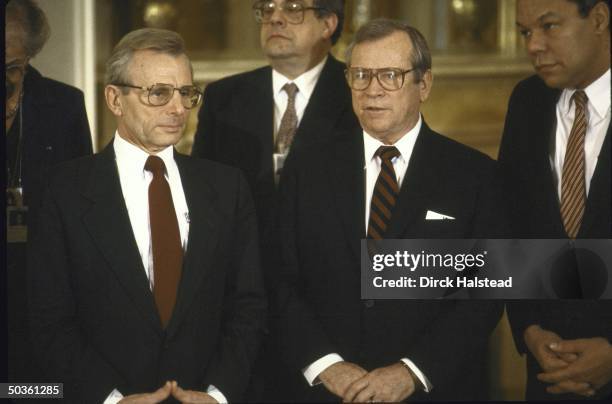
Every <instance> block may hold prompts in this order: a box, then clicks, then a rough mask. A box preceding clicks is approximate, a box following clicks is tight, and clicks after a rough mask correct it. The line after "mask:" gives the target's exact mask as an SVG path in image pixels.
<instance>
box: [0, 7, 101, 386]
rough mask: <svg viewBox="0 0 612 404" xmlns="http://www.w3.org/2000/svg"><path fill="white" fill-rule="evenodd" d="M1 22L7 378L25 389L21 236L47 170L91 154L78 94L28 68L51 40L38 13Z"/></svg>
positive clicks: (28, 376) (31, 10)
mask: <svg viewBox="0 0 612 404" xmlns="http://www.w3.org/2000/svg"><path fill="white" fill-rule="evenodd" d="M5 17H6V20H5V23H6V25H5V31H4V32H5V97H6V98H5V121H4V122H5V126H4V127H5V133H6V140H5V141H6V171H5V172H6V174H7V176H6V198H7V204H6V205H7V206H6V208H7V210H6V218H7V228H6V235H7V244H6V249H7V250H6V251H7V257H6V258H7V260H6V281H7V289H6V290H7V294H8V296H7V297H8V299H7V307H8V312H7V314H8V318H7V319H8V378H9V381H11V382H20V381H21V382H25V381H28V380H29V381H31V380H34V378H35V377H36V376H35V373H37V372H36V370H35V368H33V367H32V366H31V365H32V363H31V362H32V361H31V358H30V353H31V347H30V346H29V345H28V344H29V336H28V334H29V333H28V323H27V301H26V296H27V293H26V242H27V239H28V235H29V233H30V232H31V231H32V229H33V228H34V227H36V223H35V218H36V211H37V209H38V207H39V205H40V201H41V194H42V190H43V185H44V182H45V178H46V174H47V172H48V171H49V168H50V167H51V166H53V165H55V164H56V163H59V162H61V161H65V160H70V159H73V158H76V157H80V156H84V155H88V154H91V153H92V152H93V150H92V141H91V133H90V130H89V124H88V121H87V113H86V112H85V102H84V99H83V93H82V92H81V90H79V89H76V88H74V87H71V86H69V85H66V84H64V83H60V82H58V81H55V80H52V79H49V78H46V77H43V76H42V75H41V74H40V72H39V71H38V70H36V69H35V68H34V67H32V66H31V65H30V61H31V60H32V59H33V58H35V57H36V56H37V55H38V53H39V52H40V51H41V50H42V49H43V47H44V46H45V44H46V41H47V39H48V38H49V36H50V28H49V24H48V21H47V18H46V16H45V13H44V12H43V10H42V9H41V8H39V7H38V5H37V4H36V3H35V2H34V1H32V0H11V1H9V2H8V3H7V4H6V8H5ZM11 218H18V219H19V220H17V221H13V220H11Z"/></svg>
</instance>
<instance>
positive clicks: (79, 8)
mask: <svg viewBox="0 0 612 404" xmlns="http://www.w3.org/2000/svg"><path fill="white" fill-rule="evenodd" d="M38 4H39V5H40V7H41V8H42V9H43V10H44V11H45V13H46V14H47V18H48V19H49V25H50V26H51V38H49V41H48V42H47V44H46V45H45V47H44V48H43V50H42V51H41V52H40V54H38V56H36V58H34V59H33V60H32V62H31V63H32V65H33V66H34V67H36V68H37V69H38V70H40V71H41V73H42V74H43V75H44V76H47V77H50V78H52V79H55V80H58V81H61V82H64V83H67V84H70V85H72V86H75V87H77V88H80V89H81V90H82V91H83V92H84V94H85V107H86V108H87V116H88V119H89V127H90V128H91V132H92V138H93V139H92V140H93V144H94V148H95V145H96V144H97V141H96V140H97V128H96V94H95V90H96V87H95V84H96V81H95V53H94V52H95V20H94V0H38Z"/></svg>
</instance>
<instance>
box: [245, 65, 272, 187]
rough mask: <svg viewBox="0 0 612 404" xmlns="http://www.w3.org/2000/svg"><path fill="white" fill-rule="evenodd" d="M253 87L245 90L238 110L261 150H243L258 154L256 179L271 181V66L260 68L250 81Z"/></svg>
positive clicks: (247, 152)
mask: <svg viewBox="0 0 612 404" xmlns="http://www.w3.org/2000/svg"><path fill="white" fill-rule="evenodd" d="M252 85H253V86H254V88H253V89H252V91H247V92H245V94H244V97H241V98H242V99H241V102H243V103H244V105H240V106H239V109H238V110H244V111H248V112H245V115H244V117H245V118H247V119H245V121H244V126H245V129H246V130H247V131H252V132H253V133H255V135H256V136H257V138H259V144H260V145H261V151H260V152H255V151H253V150H245V152H246V155H253V154H254V155H259V156H260V158H261V159H263V161H260V167H262V169H261V170H259V175H260V176H262V175H263V178H262V177H260V178H258V181H265V180H270V181H273V179H274V177H273V172H272V171H273V162H272V153H273V150H274V97H273V94H272V68H270V67H267V68H264V69H262V70H261V72H260V73H259V74H258V77H257V78H256V80H254V81H253V82H252Z"/></svg>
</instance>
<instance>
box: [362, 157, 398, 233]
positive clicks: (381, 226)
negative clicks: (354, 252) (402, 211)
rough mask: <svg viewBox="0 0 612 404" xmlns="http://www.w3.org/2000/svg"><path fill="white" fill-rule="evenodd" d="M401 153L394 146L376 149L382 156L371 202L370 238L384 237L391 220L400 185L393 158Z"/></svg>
mask: <svg viewBox="0 0 612 404" xmlns="http://www.w3.org/2000/svg"><path fill="white" fill-rule="evenodd" d="M399 155H400V152H399V150H397V149H396V148H395V147H394V146H381V147H379V148H378V150H376V153H375V156H378V157H380V160H381V164H380V173H379V174H378V178H377V179H376V185H375V186H374V193H373V194H372V203H371V204H370V220H369V221H368V238H371V239H374V240H380V239H382V238H383V237H384V235H385V232H386V231H387V228H388V227H389V223H390V222H391V216H392V215H393V208H394V207H395V201H396V200H397V197H398V195H399V186H398V184H397V177H396V176H395V170H394V169H393V163H392V162H391V159H393V158H394V157H398V156H399Z"/></svg>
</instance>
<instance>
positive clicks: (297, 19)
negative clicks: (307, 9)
mask: <svg viewBox="0 0 612 404" xmlns="http://www.w3.org/2000/svg"><path fill="white" fill-rule="evenodd" d="M277 9H280V10H281V11H282V12H283V14H284V16H285V18H286V19H287V21H289V22H290V23H293V24H300V23H301V22H303V21H304V5H303V4H302V3H299V2H294V1H288V2H286V3H285V4H283V5H282V6H277V5H276V4H275V3H274V2H273V1H267V2H262V3H260V4H258V5H257V6H256V7H255V8H254V10H255V19H256V20H257V22H259V23H264V24H267V23H269V22H270V20H271V19H272V15H274V12H275V11H276V10H277Z"/></svg>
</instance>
